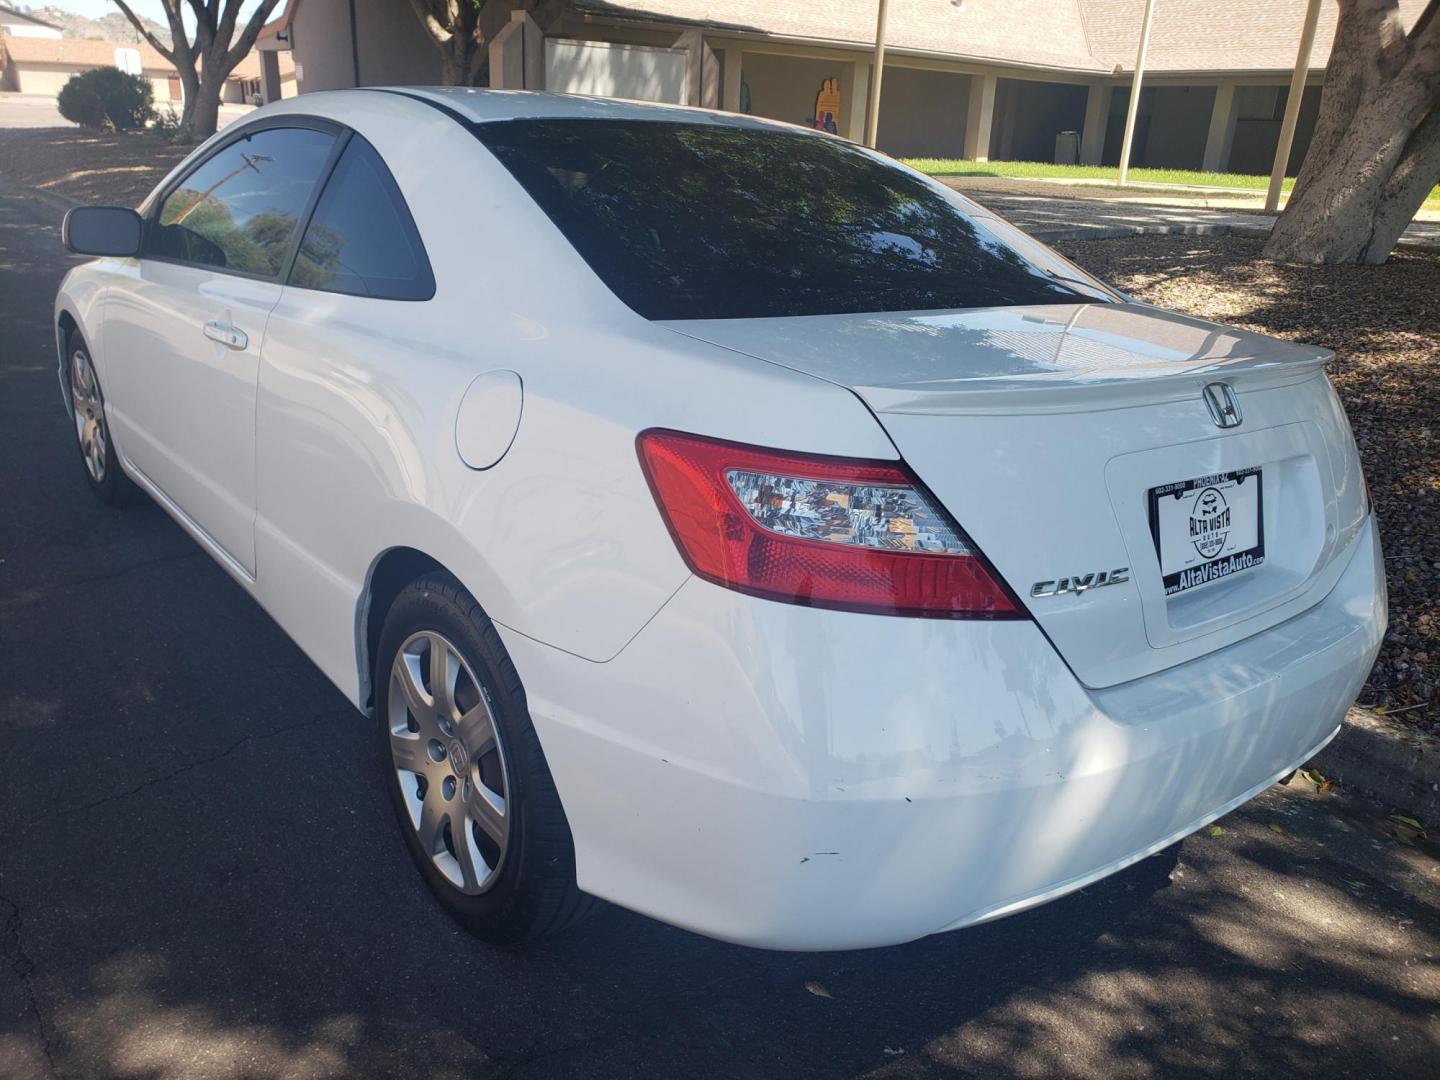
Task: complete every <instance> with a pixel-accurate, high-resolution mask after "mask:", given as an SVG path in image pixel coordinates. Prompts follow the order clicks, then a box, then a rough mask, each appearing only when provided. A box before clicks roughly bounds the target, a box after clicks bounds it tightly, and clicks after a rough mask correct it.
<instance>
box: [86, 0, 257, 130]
mask: <svg viewBox="0 0 1440 1080" xmlns="http://www.w3.org/2000/svg"><path fill="white" fill-rule="evenodd" d="M277 3H279V0H257V3H256V5H255V7H254V8H253V9H252V10H251V12H250V14H249V16H248V17H247V19H246V21H245V23H244V26H243V27H241V28H240V32H239V35H238V36H237V35H236V28H237V24H238V21H239V16H240V8H241V6H242V0H224V6H223V7H222V6H221V0H160V6H161V7H162V8H163V9H164V11H165V17H166V19H168V20H169V22H170V46H169V47H168V48H167V47H166V46H165V43H164V42H162V41H161V40H160V39H159V38H158V37H156V36H155V35H154V34H153V33H151V32H150V30H148V29H147V28H146V26H145V24H144V23H143V22H141V21H140V19H139V17H138V16H137V15H136V14H135V13H134V12H133V11H132V10H131V9H130V6H129V5H128V4H127V3H126V2H125V0H115V5H116V7H118V8H119V9H120V11H121V13H122V14H123V15H124V16H125V17H126V18H127V19H129V20H130V23H131V25H132V26H134V27H135V32H136V33H137V34H139V35H140V36H141V37H143V38H144V39H145V40H146V41H148V42H149V43H150V44H151V45H152V46H153V47H154V48H155V50H156V51H157V52H159V53H160V55H161V56H163V57H165V59H166V60H168V61H170V63H171V64H173V65H174V66H175V73H176V74H177V75H179V77H180V85H181V87H183V88H184V91H185V110H184V112H183V113H182V115H181V120H180V122H181V123H182V124H183V125H184V127H185V130H186V131H187V132H188V133H189V135H190V137H191V138H192V139H204V138H208V137H209V136H211V135H213V134H215V128H216V126H217V125H218V124H219V119H220V115H219V114H220V93H221V91H223V90H224V88H225V79H226V77H227V76H228V75H229V74H230V72H232V71H234V70H235V65H236V64H238V63H240V61H241V60H243V59H245V55H246V53H248V52H249V51H250V49H251V47H252V46H253V45H254V44H255V39H256V37H257V36H259V34H260V28H261V27H262V26H264V25H265V20H266V19H268V18H269V17H270V13H271V12H273V11H274V10H275V5H276V4H277ZM185 6H188V7H189V9H190V14H191V17H192V21H193V22H194V24H195V38H194V40H193V41H192V40H191V39H190V37H189V36H188V34H187V32H186V28H185V20H184V17H183V15H182V7H185ZM232 41H233V42H234V44H233V45H232V44H231V43H232ZM197 61H198V62H199V70H198V71H197V70H196V62H197Z"/></svg>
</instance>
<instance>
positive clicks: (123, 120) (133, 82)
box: [56, 67, 155, 131]
mask: <svg viewBox="0 0 1440 1080" xmlns="http://www.w3.org/2000/svg"><path fill="white" fill-rule="evenodd" d="M154 97H155V91H154V90H153V89H152V88H151V86H150V82H149V80H148V79H142V78H141V77H140V76H139V75H130V74H127V73H126V72H123V71H121V70H120V69H119V68H117V67H102V68H91V69H90V70H89V71H82V72H81V73H80V74H79V75H75V76H73V77H72V78H71V79H70V81H69V82H67V83H66V84H65V85H64V86H62V87H61V88H60V95H59V97H58V98H57V99H56V104H57V105H58V106H59V107H60V115H61V116H63V117H65V119H66V120H71V121H74V122H75V123H77V124H79V125H80V126H81V127H88V128H103V129H105V130H107V131H126V130H128V129H131V128H138V127H144V126H145V122H146V121H147V120H149V119H150V114H151V112H152V109H151V107H150V103H151V101H152V100H154Z"/></svg>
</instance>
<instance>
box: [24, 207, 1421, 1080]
mask: <svg viewBox="0 0 1440 1080" xmlns="http://www.w3.org/2000/svg"><path fill="white" fill-rule="evenodd" d="M57 223H58V215H57V214H56V212H55V211H54V210H53V209H51V208H50V207H49V206H47V205H46V204H43V203H40V202H36V201H34V200H32V199H29V198H27V197H24V196H23V194H21V193H18V192H16V191H14V190H11V191H8V192H7V191H4V190H0V328H3V329H0V462H3V464H0V508H3V509H0V644H3V648H0V763H3V764H0V1078H9V1077H32V1076H34V1077H43V1076H64V1077H89V1076H123V1077H160V1078H172V1077H173V1078H177V1080H178V1078H182V1077H184V1078H187V1080H188V1078H207V1077H216V1078H228V1077H236V1078H238V1077H268V1076H286V1077H290V1076H298V1077H311V1076H313V1077H323V1076H363V1075H395V1074H406V1075H417V1076H435V1077H446V1076H515V1077H524V1076H535V1077H540V1076H555V1075H567V1076H650V1075H656V1076H740V1077H803V1076H817V1077H818V1076H877V1077H941V1076H947V1077H948V1076H1010V1075H1014V1076H1037V1077H1038V1076H1093V1077H1113V1076H1142V1077H1143V1076H1157V1077H1158V1076H1165V1077H1175V1076H1234V1075H1242V1074H1244V1075H1270V1076H1275V1075H1283V1076H1288V1075H1297V1074H1300V1073H1314V1074H1317V1075H1326V1076H1357V1077H1359V1076H1392V1077H1396V1076H1433V1075H1434V1069H1435V1061H1436V1053H1437V1049H1440V910H1437V908H1440V905H1437V898H1440V868H1437V863H1436V861H1435V860H1434V858H1433V857H1432V856H1431V854H1430V851H1431V850H1433V849H1431V848H1429V847H1427V846H1425V845H1421V846H1420V847H1406V846H1402V845H1400V844H1397V843H1396V842H1395V841H1394V840H1393V839H1392V838H1391V836H1390V835H1389V832H1388V830H1387V827H1386V808H1384V807H1381V806H1377V805H1375V804H1371V803H1368V802H1364V801H1361V800H1359V799H1356V798H1353V797H1351V796H1349V795H1347V794H1346V793H1344V792H1343V791H1338V790H1337V791H1331V792H1321V791H1319V790H1317V789H1316V787H1315V785H1313V784H1310V783H1308V782H1307V781H1303V780H1301V781H1297V782H1296V783H1294V784H1292V785H1291V786H1290V787H1288V788H1275V789H1272V790H1271V791H1270V792H1268V793H1266V794H1265V795H1263V796H1262V797H1261V798H1259V799H1257V800H1256V801H1255V802H1254V803H1252V804H1250V805H1249V806H1247V807H1246V808H1244V809H1242V810H1241V811H1238V812H1237V813H1235V814H1232V815H1230V816H1229V817H1228V818H1226V819H1224V820H1222V821H1221V822H1220V824H1219V826H1218V828H1217V829H1213V830H1207V831H1204V832H1202V833H1200V834H1197V835H1196V836H1194V837H1191V838H1190V839H1188V840H1186V841H1185V842H1184V843H1183V844H1181V845H1179V846H1177V847H1176V848H1172V849H1170V850H1169V851H1167V852H1164V853H1162V854H1161V855H1159V856H1156V857H1153V858H1151V859H1147V860H1145V861H1144V862H1143V863H1141V864H1139V865H1137V866H1135V867H1133V868H1132V869H1130V870H1129V871H1127V872H1125V873H1123V874H1121V875H1118V876H1116V877H1114V878H1112V879H1109V880H1108V881H1105V882H1103V883H1101V884H1098V885H1096V886H1093V887H1091V888H1088V889H1086V890H1084V891H1083V892H1081V893H1078V894H1076V895H1074V896H1071V897H1069V898H1067V899H1065V900H1062V901H1060V902H1057V903H1055V904H1052V905H1049V906H1047V907H1044V908H1041V909H1038V910H1036V911H1032V912H1029V913H1026V914H1023V915H1020V916H1016V917H1013V918H1010V919H1007V920H1003V921H1001V922H997V923H994V924H989V925H986V926H983V927H979V928H975V929H972V930H968V931H962V932H959V933H954V934H949V935H946V936H943V937H936V938H930V939H927V940H923V941H919V942H915V943H912V944H910V945H906V946H902V947H899V948H893V949H884V950H875V951H869V952H862V953H842V954H816V955H785V954H776V953H766V952H759V951H754V950H747V949H743V948H738V947H734V946H729V945H724V944H719V943H716V942H711V941H707V940H704V939H700V938H697V937H695V936H693V935H690V934H688V933H685V932H683V931H679V930H675V929H671V928H668V927H665V926H662V925H659V924H657V923H654V922H652V921H649V920H647V919H644V918H641V917H639V916H635V915H631V914H628V913H625V912H622V911H619V910H615V909H607V910H604V911H603V912H602V913H601V914H600V915H599V916H598V917H597V918H595V919H594V920H592V921H591V922H589V923H586V924H584V925H582V926H581V927H579V928H577V929H575V930H574V931H572V932H570V933H568V934H566V935H564V936H562V937H559V938H556V939H554V940H552V941H549V942H546V943H544V944H541V945H535V946H529V947H524V948H519V949H513V950H500V949H494V948H490V947H487V946H483V945H481V944H479V943H477V942H475V941H473V940H472V939H470V938H468V937H467V936H466V935H464V934H463V933H462V932H460V931H458V930H457V929H456V928H455V927H454V926H453V925H452V924H451V923H450V922H449V921H448V920H447V919H446V917H445V916H444V915H443V914H442V913H441V911H440V910H439V909H438V907H437V906H436V905H435V904H434V903H433V902H432V901H431V900H430V898H429V896H428V894H427V893H426V892H425V890H424V888H423V887H422V885H421V884H420V881H419V879H418V877H417V876H416V875H415V873H414V871H413V869H412V867H411V865H410V863H409V861H408V859H407V858H406V856H405V853H404V851H403V849H402V846H401V843H400V841H399V838H398V836H397V835H396V833H395V827H394V824H393V822H392V820H391V814H390V810H389V807H388V806H387V805H385V802H384V799H383V795H382V793H381V791H380V788H379V782H380V772H379V770H380V763H379V762H378V761H377V760H376V759H375V757H374V756H373V755H372V752H371V751H372V747H373V741H372V740H371V739H370V738H369V734H370V733H369V731H368V728H367V726H366V721H365V720H364V719H363V718H361V717H360V716H358V715H357V714H356V713H354V711H353V710H352V709H351V708H350V707H349V706H348V705H347V704H346V703H345V702H344V701H343V700H342V698H341V695H340V694H339V693H338V691H336V690H335V689H334V688H333V687H331V686H330V685H329V683H328V682H326V680H325V679H324V678H323V677H322V676H321V675H320V674H319V672H318V671H317V670H316V669H315V668H314V667H313V666H312V665H311V664H310V663H309V662H308V661H307V660H306V659H305V658H304V657H303V656H302V655H301V654H300V652H299V650H298V649H297V648H295V647H294V646H293V645H292V644H290V642H289V641H288V640H287V639H286V638H285V637H284V635H283V634H282V633H281V632H280V631H279V630H278V628H277V627H276V626H275V625H274V624H273V623H272V622H271V621H270V620H269V619H268V617H267V616H265V615H264V614H263V613H262V612H261V611H260V610H259V609H258V608H257V607H256V606H255V605H254V604H253V603H252V602H251V601H250V600H249V599H248V598H247V597H246V596H245V595H244V594H243V592H242V591H241V590H240V588H239V587H238V586H236V585H235V584H233V583H232V582H231V581H230V579H229V578H228V577H226V575H225V574H224V573H223V572H222V571H221V570H220V569H219V568H218V567H217V566H215V565H213V564H212V563H211V562H210V561H209V559H208V558H207V557H206V556H205V555H204V554H202V553H201V552H200V550H199V549H198V548H197V547H196V546H195V545H194V544H193V543H192V542H191V541H190V540H189V539H188V538H187V537H186V536H185V535H184V534H182V533H181V531H180V530H179V528H178V527H176V526H175V525H173V524H172V523H171V522H170V520H169V519H168V518H167V517H166V516H165V515H164V514H163V513H162V512H161V511H160V510H159V509H157V508H156V507H154V506H151V505H148V504H147V505H143V506H138V507H134V508H130V509H127V510H123V511H114V510H109V509H107V508H105V507H103V506H101V505H100V504H99V503H98V502H96V501H95V500H94V499H93V498H92V497H91V496H90V495H89V493H88V492H87V491H86V490H85V484H84V481H83V479H82V477H81V472H80V465H79V463H78V461H77V460H76V454H75V448H74V446H73V434H72V433H71V432H70V430H69V429H68V426H67V420H66V416H65V413H64V410H63V408H62V405H61V402H60V397H59V393H58V387H57V384H56V381H55V375H54V345H53V333H52V329H51V321H50V320H51V303H52V300H53V297H54V292H55V287H56V284H57V283H58V281H59V278H60V276H61V275H62V274H63V272H64V268H65V256H64V255H63V253H62V252H61V250H60V246H59V239H58V229H57V227H56V226H57ZM935 857H936V858H937V859H944V858H945V852H943V851H937V852H936V853H935Z"/></svg>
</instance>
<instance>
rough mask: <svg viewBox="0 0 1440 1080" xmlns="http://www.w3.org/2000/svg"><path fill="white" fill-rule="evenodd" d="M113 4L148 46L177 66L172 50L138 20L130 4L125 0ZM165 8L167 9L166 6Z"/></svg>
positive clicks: (172, 29)
mask: <svg viewBox="0 0 1440 1080" xmlns="http://www.w3.org/2000/svg"><path fill="white" fill-rule="evenodd" d="M115 6H116V7H118V8H119V9H120V13H121V14H122V15H124V16H125V18H127V19H129V20H130V25H131V26H133V27H135V32H136V33H138V34H140V35H141V36H142V37H143V38H144V39H145V40H146V41H148V42H149V43H150V47H151V48H152V49H154V50H155V51H156V52H158V53H159V54H160V55H161V56H163V57H164V58H165V59H166V60H168V61H169V62H170V65H171V66H172V67H176V68H178V67H179V64H177V63H176V61H175V52H174V50H173V49H167V48H166V47H165V46H164V45H161V44H160V39H159V38H157V37H156V36H155V35H154V34H152V33H151V32H150V31H149V30H147V29H146V28H145V24H144V23H142V22H141V21H140V17H139V16H138V15H136V14H135V12H133V11H131V10H130V6H129V5H128V4H126V3H125V0H115ZM166 10H167V11H168V10H169V8H168V6H167V8H166ZM171 33H172V34H173V33H174V28H173V27H172V28H171ZM172 44H173V43H172Z"/></svg>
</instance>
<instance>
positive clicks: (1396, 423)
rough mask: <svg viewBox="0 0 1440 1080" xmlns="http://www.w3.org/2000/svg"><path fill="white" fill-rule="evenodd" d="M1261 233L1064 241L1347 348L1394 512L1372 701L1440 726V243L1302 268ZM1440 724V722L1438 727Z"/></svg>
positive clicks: (1168, 303) (1353, 392)
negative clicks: (1273, 251) (1272, 256)
mask: <svg viewBox="0 0 1440 1080" xmlns="http://www.w3.org/2000/svg"><path fill="white" fill-rule="evenodd" d="M1260 245H1261V242H1260V241H1259V240H1251V239H1242V238H1237V237H1206V238H1204V239H1203V240H1202V239H1198V238H1196V237H1187V236H1146V237H1134V238H1128V239H1124V240H1096V241H1085V242H1071V243H1064V244H1060V245H1057V246H1058V247H1059V248H1060V250H1061V251H1063V252H1064V254H1065V255H1067V256H1068V257H1070V258H1072V259H1074V260H1075V261H1076V262H1077V263H1079V264H1080V265H1081V266H1083V267H1085V268H1086V269H1087V270H1089V271H1091V272H1092V273H1094V274H1097V275H1099V276H1100V277H1101V278H1103V279H1105V280H1106V281H1108V282H1110V283H1111V284H1113V285H1114V286H1115V287H1116V288H1118V289H1121V290H1123V291H1125V292H1127V293H1129V294H1131V295H1133V296H1135V297H1136V298H1138V299H1141V300H1144V301H1146V302H1147V303H1153V304H1157V305H1159V306H1161V307H1166V308H1171V309H1174V310H1176V311H1183V312H1187V313H1188V314H1191V315H1196V316H1199V317H1201V318H1205V319H1214V320H1216V321H1218V322H1226V323H1234V324H1236V325H1239V326H1244V327H1247V328H1249V329H1252V330H1258V331H1261V332H1263V333H1267V334H1273V335H1275V336H1276V337H1283V338H1289V339H1292V340H1295V341H1304V342H1307V343H1310V344H1314V345H1321V346H1324V347H1326V348H1329V349H1333V350H1334V351H1335V361H1334V363H1333V364H1332V365H1331V369H1330V370H1331V375H1332V377H1333V379H1334V382H1335V386H1336V388H1337V389H1338V390H1339V392H1340V397H1341V399H1342V400H1343V401H1344V402H1345V408H1346V410H1347V411H1348V413H1349V414H1350V422H1351V425H1352V426H1353V427H1354V429H1355V438H1356V441H1357V442H1358V443H1359V446H1360V455H1361V458H1362V459H1363V461H1364V464H1365V474H1366V476H1367V477H1368V478H1369V484H1370V495H1371V498H1372V500H1373V501H1374V504H1375V509H1376V511H1377V513H1378V514H1379V517H1380V532H1381V538H1382V540H1383V542H1384V545H1385V560H1386V561H1385V565H1386V569H1387V571H1388V574H1387V577H1388V582H1389V587H1390V632H1389V634H1388V635H1386V638H1385V645H1384V647H1383V649H1382V650H1381V653H1380V659H1379V661H1378V663H1377V664H1376V665H1375V670H1374V672H1373V673H1372V674H1371V676H1370V681H1369V682H1368V683H1367V684H1366V687H1365V690H1364V691H1362V693H1361V695H1360V703H1361V704H1362V705H1364V706H1369V707H1373V708H1375V710H1376V711H1377V712H1383V713H1387V714H1389V715H1393V716H1394V717H1395V719H1396V720H1403V721H1406V722H1408V723H1412V724H1419V725H1422V726H1426V727H1429V728H1431V729H1432V730H1433V729H1437V728H1440V689H1437V686H1440V255H1437V254H1435V253H1432V252H1416V251H1408V250H1401V251H1397V252H1396V254H1395V255H1393V256H1392V257H1391V259H1390V261H1389V262H1388V263H1386V264H1385V265H1384V266H1289V265H1280V264H1276V263H1270V262H1265V261H1263V260H1262V259H1261V258H1260ZM1437 733H1440V732H1437Z"/></svg>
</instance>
